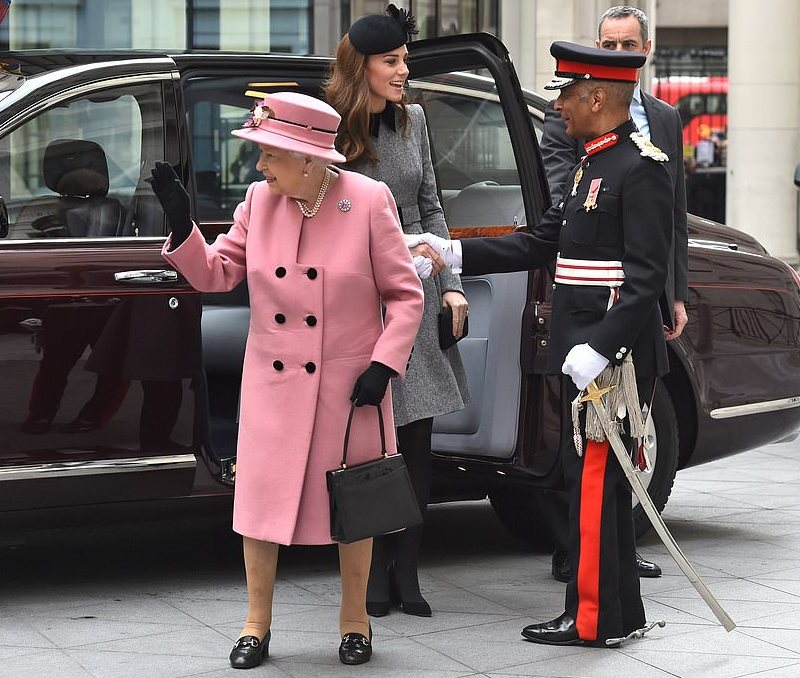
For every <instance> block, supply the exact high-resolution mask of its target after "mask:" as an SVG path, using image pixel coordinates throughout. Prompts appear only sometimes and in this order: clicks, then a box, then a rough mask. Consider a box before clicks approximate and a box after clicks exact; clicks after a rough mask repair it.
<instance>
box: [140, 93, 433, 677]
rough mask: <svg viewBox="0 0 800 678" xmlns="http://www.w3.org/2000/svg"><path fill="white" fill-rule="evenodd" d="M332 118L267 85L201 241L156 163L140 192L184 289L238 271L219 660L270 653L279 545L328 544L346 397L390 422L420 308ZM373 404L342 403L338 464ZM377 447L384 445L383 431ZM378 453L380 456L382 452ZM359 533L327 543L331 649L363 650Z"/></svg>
mask: <svg viewBox="0 0 800 678" xmlns="http://www.w3.org/2000/svg"><path fill="white" fill-rule="evenodd" d="M339 121H340V117H339V115H338V114H337V113H336V112H335V111H334V109H333V108H331V107H330V106H328V105H327V104H325V103H323V102H321V101H318V100H317V99H314V98H313V97H309V96H306V95H303V94H298V93H295V92H278V93H275V94H270V95H268V96H267V97H266V98H265V99H264V100H263V101H262V102H261V103H260V104H258V105H256V106H255V107H254V109H253V112H252V114H251V116H250V117H249V118H248V120H247V122H246V123H245V125H244V127H243V128H242V129H239V130H235V131H234V132H233V134H234V135H236V136H238V137H241V138H243V139H246V140H248V141H253V142H255V143H257V144H258V145H259V147H260V149H261V156H260V158H259V160H258V163H257V165H256V168H257V169H258V171H260V172H261V173H263V175H264V178H265V180H264V181H259V182H256V183H253V184H251V185H250V187H249V188H248V190H247V196H246V197H245V200H244V202H242V203H241V204H240V205H239V206H238V207H237V208H236V211H235V213H234V224H233V226H232V227H231V229H230V231H228V233H226V234H224V235H221V236H219V237H218V238H217V239H216V241H215V242H214V243H213V244H212V245H209V244H207V243H206V242H205V240H204V238H203V235H202V234H201V232H200V231H199V230H198V228H197V226H195V225H193V223H192V221H191V218H190V205H189V196H188V194H187V193H186V191H185V189H184V188H183V186H182V185H181V183H180V181H179V180H178V177H177V176H176V175H175V173H174V172H173V170H172V168H171V167H170V166H169V165H168V164H166V163H157V164H156V168H155V169H154V170H153V180H152V185H153V190H154V191H155V193H156V195H157V196H158V198H159V200H160V201H161V204H162V206H163V207H164V211H165V213H166V215H167V219H168V221H169V224H170V227H171V230H172V233H171V235H170V237H169V238H168V239H167V242H166V244H165V246H164V250H163V255H164V257H165V258H166V259H167V261H169V262H170V263H171V264H172V265H174V266H175V268H177V269H178V270H179V271H180V272H181V273H182V274H183V275H184V276H185V277H186V279H187V280H188V281H189V282H190V283H191V284H192V285H193V286H194V287H195V288H196V289H198V290H200V291H204V292H222V291H227V290H231V289H233V288H234V287H235V286H236V285H237V284H238V283H239V282H240V281H241V280H242V279H244V278H245V277H246V278H247V283H248V287H249V292H250V307H251V319H250V330H249V335H248V339H247V350H246V353H245V361H244V368H243V373H242V393H241V410H240V420H239V421H240V426H239V441H238V449H237V465H236V489H235V498H234V514H233V529H234V530H235V531H236V532H238V533H239V534H241V535H243V537H244V561H245V570H246V575H247V589H248V594H249V608H248V612H247V620H246V622H245V625H244V628H243V629H242V632H241V635H240V638H239V640H238V641H237V642H236V644H235V645H234V647H233V650H232V651H231V655H230V662H231V666H233V667H235V668H250V667H252V666H257V665H258V664H260V663H261V662H262V661H263V660H264V658H265V657H267V656H268V652H269V641H270V637H271V635H270V624H271V621H272V593H273V589H274V584H275V572H276V567H277V559H278V547H279V545H280V544H285V545H288V544H330V543H331V536H330V516H329V506H328V493H327V489H326V484H325V472H326V471H328V470H329V469H332V468H334V467H336V466H337V465H338V462H339V461H340V460H339V456H338V455H339V454H340V452H341V445H342V440H343V437H344V430H345V424H346V420H347V414H348V411H349V409H350V404H351V401H352V402H354V403H355V404H356V405H367V404H369V405H379V406H380V407H381V408H382V410H383V416H384V418H385V419H386V420H388V421H391V420H392V404H391V393H388V394H386V395H385V397H384V394H385V393H386V387H387V384H388V383H389V380H390V378H392V377H396V376H399V377H402V376H403V373H404V371H405V368H406V364H407V363H408V359H409V354H410V352H411V349H412V346H413V343H414V337H415V336H416V333H417V328H418V325H419V321H420V317H421V314H422V288H421V285H420V282H419V278H418V276H417V274H416V271H415V269H414V265H413V263H412V260H411V256H410V254H409V251H408V248H407V247H406V245H405V242H404V240H403V235H402V231H401V229H400V226H399V220H398V216H397V211H396V208H395V204H394V200H393V199H392V195H391V193H390V192H389V189H388V188H387V187H386V185H385V184H383V183H380V182H377V181H374V180H372V179H369V178H367V177H364V176H362V175H360V174H356V173H353V172H347V171H344V170H340V169H336V168H334V167H332V166H331V165H330V164H329V163H333V162H341V161H343V160H344V158H343V157H342V156H341V155H340V154H339V153H338V152H337V151H336V150H335V149H334V140H335V137H336V129H337V127H338V124H339ZM371 410H372V408H371V407H370V408H363V409H360V410H357V411H356V416H355V419H354V423H353V431H352V432H351V437H350V448H349V451H348V460H350V458H351V457H350V455H352V462H353V463H361V462H365V461H368V460H370V459H374V458H375V457H376V456H377V453H378V451H379V449H380V448H379V438H378V427H377V421H376V419H377V417H376V416H375V413H374V412H372V411H371ZM387 444H392V445H393V442H392V443H390V442H389V441H387ZM390 451H394V450H393V449H391V450H390ZM371 552H372V540H371V539H365V540H363V541H359V542H355V543H352V544H339V562H340V569H341V581H342V604H341V609H340V616H339V625H340V633H341V636H342V640H341V644H340V647H339V658H340V660H341V661H342V662H343V663H345V664H361V663H363V662H365V661H368V660H369V659H370V656H371V653H372V643H371V640H372V638H371V636H372V633H371V629H370V627H369V621H368V617H367V613H366V604H365V601H366V585H367V578H368V575H369V569H370V558H371Z"/></svg>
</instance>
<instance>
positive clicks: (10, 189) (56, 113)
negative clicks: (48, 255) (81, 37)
mask: <svg viewBox="0 0 800 678" xmlns="http://www.w3.org/2000/svg"><path fill="white" fill-rule="evenodd" d="M161 101H162V96H161V88H160V85H156V84H152V85H141V86H135V87H125V88H114V89H105V90H99V91H95V92H92V93H91V94H88V95H85V96H83V97H78V98H75V99H71V100H68V101H63V102H60V103H58V104H57V105H54V106H53V107H51V108H49V109H47V110H45V111H44V112H43V113H40V114H39V115H37V116H35V117H33V118H31V119H30V120H28V121H27V122H25V123H23V124H22V125H21V126H19V127H17V128H16V129H14V130H13V131H12V132H10V133H9V134H8V135H6V136H5V137H4V138H3V139H2V140H0V195H2V196H3V198H4V200H5V203H6V206H7V209H8V213H9V223H10V228H9V233H8V236H7V239H23V240H29V239H31V238H34V239H38V238H67V237H68V238H83V237H86V238H98V237H101V238H102V237H111V236H113V237H120V236H137V235H162V234H163V216H162V215H161V212H160V210H158V209H156V210H153V209H150V210H149V211H148V210H145V209H144V208H140V206H139V205H138V202H139V196H140V194H141V193H144V192H145V189H146V193H147V197H146V198H144V199H143V200H142V202H143V203H144V202H147V203H150V204H151V206H152V202H153V201H152V199H151V198H152V196H151V193H152V192H151V191H150V190H149V186H148V185H147V184H145V183H143V181H142V179H143V174H144V171H145V170H146V169H149V167H150V165H151V164H152V162H153V161H154V160H155V159H158V158H161V157H163V154H164V138H163V115H162V105H161Z"/></svg>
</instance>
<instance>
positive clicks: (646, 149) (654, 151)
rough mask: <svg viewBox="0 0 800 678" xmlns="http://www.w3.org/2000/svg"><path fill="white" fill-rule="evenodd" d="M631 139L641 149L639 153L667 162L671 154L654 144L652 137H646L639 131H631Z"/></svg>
mask: <svg viewBox="0 0 800 678" xmlns="http://www.w3.org/2000/svg"><path fill="white" fill-rule="evenodd" d="M631 141H633V143H634V144H636V146H637V147H638V149H639V155H641V156H643V157H645V158H652V159H653V160H656V161H657V162H666V161H667V160H669V156H668V155H667V154H666V153H664V151H662V150H661V149H660V148H659V147H658V146H654V145H653V143H652V142H651V141H650V139H647V138H645V137H644V136H643V135H642V134H640V133H639V132H631Z"/></svg>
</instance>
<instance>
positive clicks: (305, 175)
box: [303, 170, 308, 179]
mask: <svg viewBox="0 0 800 678" xmlns="http://www.w3.org/2000/svg"><path fill="white" fill-rule="evenodd" d="M303 176H304V177H305V178H306V179H308V171H306V170H303Z"/></svg>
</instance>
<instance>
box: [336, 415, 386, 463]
mask: <svg viewBox="0 0 800 678" xmlns="http://www.w3.org/2000/svg"><path fill="white" fill-rule="evenodd" d="M375 409H376V410H377V411H378V428H379V429H380V431H381V456H383V457H386V456H388V454H389V453H388V452H387V451H386V434H385V433H384V431H383V412H382V411H381V406H380V405H376V406H375ZM355 411H356V406H355V404H351V405H350V414H349V415H348V417H347V428H346V429H345V431H344V445H343V446H342V461H341V467H342V468H347V446H348V445H349V443H350V425H351V424H352V423H353V414H354V413H355Z"/></svg>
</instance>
